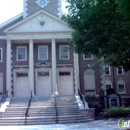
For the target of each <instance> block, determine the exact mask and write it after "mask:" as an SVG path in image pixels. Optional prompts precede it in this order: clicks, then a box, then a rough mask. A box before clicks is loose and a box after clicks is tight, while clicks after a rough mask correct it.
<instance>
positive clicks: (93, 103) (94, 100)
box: [85, 95, 102, 114]
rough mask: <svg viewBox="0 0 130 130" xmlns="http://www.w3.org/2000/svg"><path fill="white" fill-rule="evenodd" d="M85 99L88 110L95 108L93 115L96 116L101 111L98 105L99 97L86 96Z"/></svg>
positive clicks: (100, 106)
mask: <svg viewBox="0 0 130 130" xmlns="http://www.w3.org/2000/svg"><path fill="white" fill-rule="evenodd" d="M85 99H86V101H87V103H88V106H89V107H90V108H95V113H96V114H98V113H99V112H101V111H102V105H101V104H100V100H99V97H96V96H90V95H86V96H85Z"/></svg>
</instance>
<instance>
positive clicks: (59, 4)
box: [57, 0, 62, 18]
mask: <svg viewBox="0 0 130 130" xmlns="http://www.w3.org/2000/svg"><path fill="white" fill-rule="evenodd" d="M57 5H58V9H57V10H58V14H57V15H58V16H59V17H60V18H61V16H62V0H58V3H57Z"/></svg>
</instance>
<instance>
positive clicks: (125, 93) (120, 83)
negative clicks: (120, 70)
mask: <svg viewBox="0 0 130 130" xmlns="http://www.w3.org/2000/svg"><path fill="white" fill-rule="evenodd" d="M119 85H124V92H119ZM117 89H118V93H119V94H126V88H125V83H118V84H117Z"/></svg>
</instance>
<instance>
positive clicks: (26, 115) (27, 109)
mask: <svg viewBox="0 0 130 130" xmlns="http://www.w3.org/2000/svg"><path fill="white" fill-rule="evenodd" d="M31 100H32V91H31V95H30V98H29V100H28V106H27V108H26V111H25V125H26V123H27V117H28V116H29V115H28V111H29V107H30V105H31Z"/></svg>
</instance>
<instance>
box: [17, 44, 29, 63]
mask: <svg viewBox="0 0 130 130" xmlns="http://www.w3.org/2000/svg"><path fill="white" fill-rule="evenodd" d="M19 48H25V59H18V49H19ZM16 55H17V56H16V57H17V61H26V60H27V46H17V53H16Z"/></svg>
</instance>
